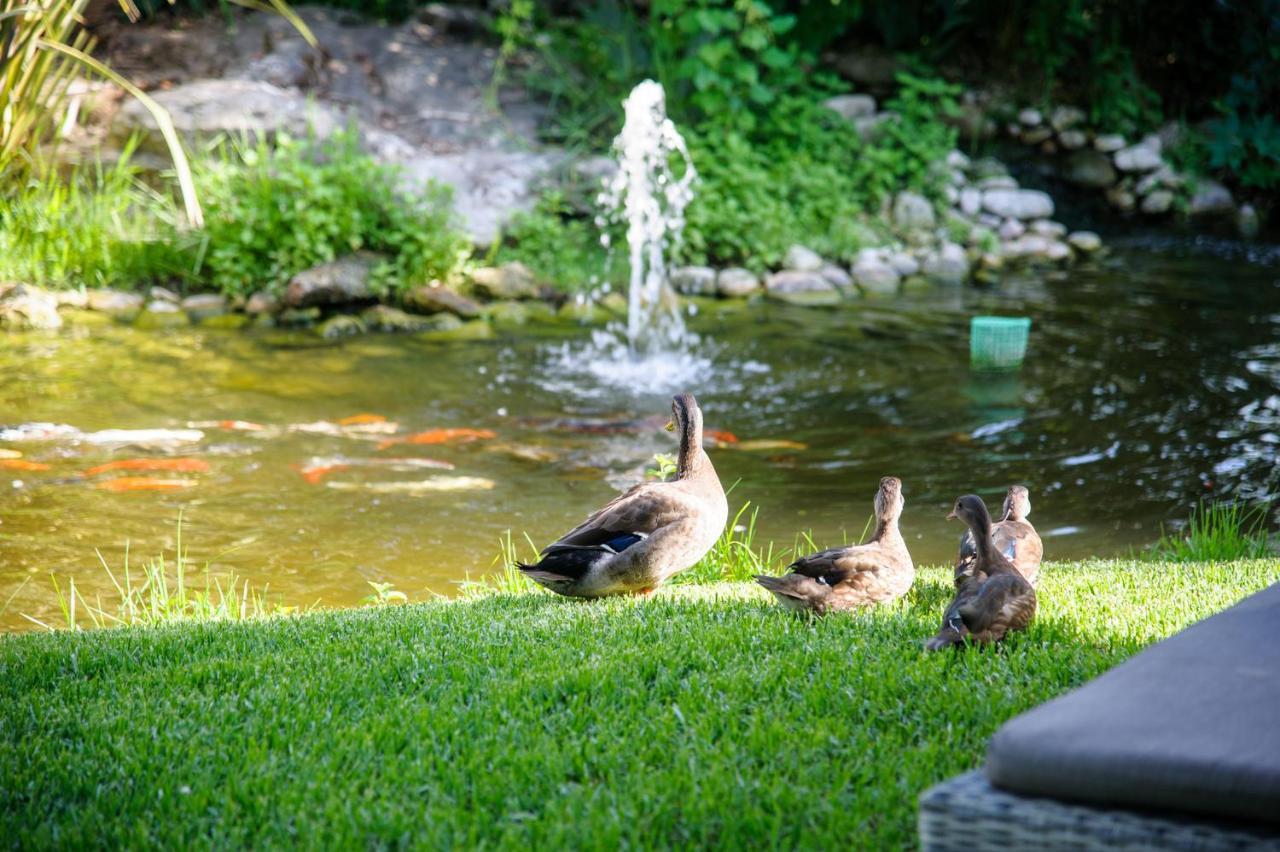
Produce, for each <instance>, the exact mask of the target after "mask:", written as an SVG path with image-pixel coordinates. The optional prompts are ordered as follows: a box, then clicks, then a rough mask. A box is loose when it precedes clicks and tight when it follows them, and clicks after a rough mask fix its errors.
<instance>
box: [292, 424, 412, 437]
mask: <svg viewBox="0 0 1280 852" xmlns="http://www.w3.org/2000/svg"><path fill="white" fill-rule="evenodd" d="M289 431H290V432H306V433H307V434H309V435H332V436H334V437H338V438H365V437H367V436H369V435H394V434H395V433H396V432H398V431H400V424H399V423H392V422H391V421H390V420H378V421H375V422H372V423H352V424H350V425H348V426H343V425H341V424H339V423H331V422H329V421H328V420H317V421H315V422H314V423H294V424H293V425H291V426H290V427H289Z"/></svg>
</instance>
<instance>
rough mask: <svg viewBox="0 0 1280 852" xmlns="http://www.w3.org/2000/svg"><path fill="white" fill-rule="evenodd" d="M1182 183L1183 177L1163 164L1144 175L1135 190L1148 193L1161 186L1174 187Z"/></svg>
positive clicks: (1141, 193)
mask: <svg viewBox="0 0 1280 852" xmlns="http://www.w3.org/2000/svg"><path fill="white" fill-rule="evenodd" d="M1181 185H1182V178H1180V177H1178V175H1177V173H1176V172H1175V171H1174V170H1173V169H1171V168H1169V167H1168V166H1161V167H1160V168H1158V169H1156V170H1155V171H1154V172H1151V173H1150V174H1147V175H1144V176H1143V178H1142V180H1140V181H1138V183H1137V185H1136V186H1135V187H1134V191H1135V192H1137V193H1138V195H1147V194H1148V193H1150V192H1153V191H1154V190H1156V189H1159V188H1160V187H1166V188H1169V189H1172V188H1174V187H1177V186H1181Z"/></svg>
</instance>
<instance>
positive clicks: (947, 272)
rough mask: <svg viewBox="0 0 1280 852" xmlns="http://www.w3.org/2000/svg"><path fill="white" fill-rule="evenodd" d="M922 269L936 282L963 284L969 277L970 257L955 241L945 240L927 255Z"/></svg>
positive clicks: (926, 276)
mask: <svg viewBox="0 0 1280 852" xmlns="http://www.w3.org/2000/svg"><path fill="white" fill-rule="evenodd" d="M921 271H922V272H923V273H924V276H925V278H928V279H929V280H930V281H932V282H933V283H935V284H943V285H957V284H963V283H964V282H965V281H966V280H968V278H969V257H968V256H967V255H966V254H965V252H964V249H963V248H961V247H960V246H958V245H956V244H955V243H953V242H944V243H942V245H941V246H939V247H938V248H937V249H936V250H935V251H931V252H929V253H928V254H926V255H925V258H924V263H922V264H921Z"/></svg>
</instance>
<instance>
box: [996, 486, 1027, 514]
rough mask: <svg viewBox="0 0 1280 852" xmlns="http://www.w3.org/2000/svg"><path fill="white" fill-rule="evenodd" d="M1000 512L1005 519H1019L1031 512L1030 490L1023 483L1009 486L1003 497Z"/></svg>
mask: <svg viewBox="0 0 1280 852" xmlns="http://www.w3.org/2000/svg"><path fill="white" fill-rule="evenodd" d="M1001 514H1002V515H1003V516H1004V518H1005V519H1006V520H1010V521H1021V520H1025V519H1026V517H1027V515H1030V514H1031V492H1030V491H1028V490H1027V489H1026V487H1025V486H1023V485H1011V486H1009V493H1008V494H1006V495H1005V497H1004V506H1002V507H1001Z"/></svg>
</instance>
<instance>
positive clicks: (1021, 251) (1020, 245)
mask: <svg viewBox="0 0 1280 852" xmlns="http://www.w3.org/2000/svg"><path fill="white" fill-rule="evenodd" d="M1048 250H1049V240H1046V239H1045V238H1044V237H1038V236H1036V235H1035V234H1027V235H1026V236H1023V237H1019V238H1018V239H1016V240H1010V241H1009V242H1007V243H1002V244H1001V245H1000V253H1001V254H1002V255H1004V256H1005V257H1006V258H1009V259H1011V260H1018V259H1022V258H1029V257H1043V256H1044V255H1045V253H1046V252H1047V251H1048Z"/></svg>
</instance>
